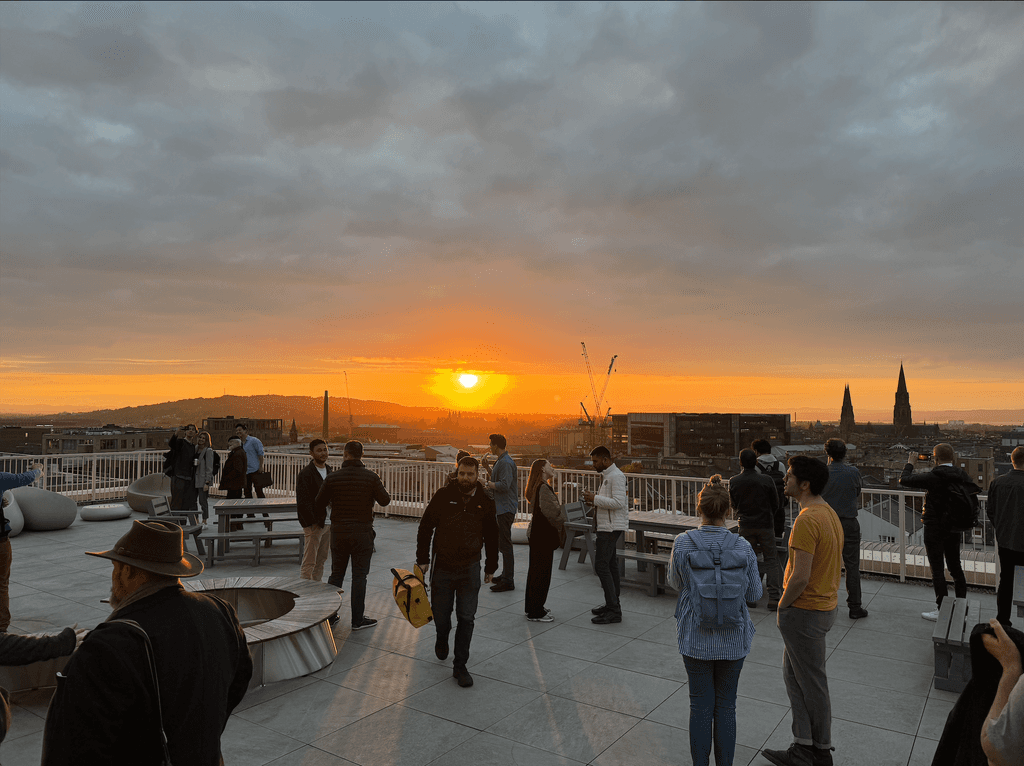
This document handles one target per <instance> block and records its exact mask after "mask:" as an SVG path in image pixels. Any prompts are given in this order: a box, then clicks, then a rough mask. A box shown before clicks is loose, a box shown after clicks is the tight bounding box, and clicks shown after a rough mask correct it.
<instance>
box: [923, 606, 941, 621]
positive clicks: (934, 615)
mask: <svg viewBox="0 0 1024 766" xmlns="http://www.w3.org/2000/svg"><path fill="white" fill-rule="evenodd" d="M921 616H922V617H924V618H925V619H926V620H928V621H929V622H938V620H939V610H938V609H936V610H935V611H934V612H921Z"/></svg>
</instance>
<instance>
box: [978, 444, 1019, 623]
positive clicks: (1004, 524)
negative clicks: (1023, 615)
mask: <svg viewBox="0 0 1024 766" xmlns="http://www.w3.org/2000/svg"><path fill="white" fill-rule="evenodd" d="M1010 462H1012V463H1013V470H1012V471H1010V472H1009V473H1007V474H1004V475H1003V476H1000V477H999V478H998V479H996V480H995V481H993V482H992V484H991V486H989V488H988V504H987V505H986V508H987V510H988V517H989V518H990V519H991V520H992V527H993V528H994V529H995V532H996V543H998V544H999V589H998V590H997V591H996V619H997V620H999V622H1001V623H1002V624H1003V625H1004V626H1006V627H1007V628H1008V627H1010V610H1011V608H1012V606H1013V573H1014V570H1015V569H1016V567H1024V447H1017V448H1016V449H1014V450H1013V452H1012V453H1010Z"/></svg>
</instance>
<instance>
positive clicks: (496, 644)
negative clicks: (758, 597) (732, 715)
mask: <svg viewBox="0 0 1024 766" xmlns="http://www.w3.org/2000/svg"><path fill="white" fill-rule="evenodd" d="M135 517H136V518H139V516H138V514H136V515H135ZM128 525H129V520H127V519H126V520H123V521H109V522H94V523H89V522H83V521H81V520H79V521H77V522H76V523H75V524H74V525H72V526H71V527H70V528H68V529H66V530H63V531H59V532H40V533H32V532H25V533H22V534H21V535H20V536H19V537H17V538H15V539H14V540H12V545H13V549H14V563H13V566H12V573H11V612H12V614H13V623H12V627H11V630H12V632H35V631H50V630H53V629H55V628H61V627H63V626H65V625H70V624H72V623H76V622H77V623H78V624H79V626H82V627H91V626H93V625H95V624H96V623H97V622H99V621H101V620H103V619H105V618H106V616H107V614H108V612H109V610H108V608H107V607H106V605H104V604H101V603H100V599H101V598H104V597H105V596H106V595H107V593H108V590H109V584H110V571H111V566H110V563H109V562H108V561H106V560H103V559H97V558H94V557H91V556H85V555H83V551H86V550H93V551H95V550H104V549H106V548H109V547H110V546H111V545H112V544H113V543H114V541H115V540H117V538H118V537H120V535H122V534H123V533H124V531H125V530H126V529H127V527H128ZM376 529H377V553H376V554H375V556H374V559H373V568H372V570H371V573H370V578H369V588H368V593H367V614H368V615H369V616H371V617H375V618H377V619H378V620H379V621H380V624H379V625H378V626H377V627H376V628H374V629H371V630H364V631H359V632H357V633H352V632H351V630H350V627H349V622H350V620H349V619H348V612H347V602H346V605H345V607H343V609H342V619H341V620H340V621H339V622H338V624H337V625H336V626H335V637H336V639H337V643H338V649H339V653H338V657H337V659H336V660H335V661H334V663H333V664H332V665H331V666H329V667H327V668H324V669H323V670H321V671H319V672H317V673H315V674H313V675H311V676H307V677H305V678H299V679H295V680H292V681H285V682H282V683H278V684H274V685H271V686H267V687H264V688H263V689H260V690H259V691H255V692H251V693H250V694H249V695H248V696H246V698H245V699H244V700H243V701H242V703H241V704H240V705H239V707H238V709H237V710H236V711H235V713H234V715H232V717H231V719H230V722H229V723H228V726H227V729H226V731H225V732H224V736H223V739H222V743H223V750H224V760H225V763H226V764H228V766H234V765H240V766H261V765H262V764H274V766H298V765H299V764H302V765H303V766H328V765H336V766H337V765H340V764H360V766H385V765H386V766H424V765H425V764H432V766H455V765H456V764H473V765H474V766H506V765H508V766H511V765H512V764H518V765H522V764H531V765H534V764H535V765H536V766H555V765H556V764H558V765H564V766H569V765H571V764H595V766H616V765H618V764H622V765H623V766H625V765H626V764H630V765H632V764H637V763H642V764H645V766H658V765H659V764H666V765H668V764H673V765H676V764H689V763H690V762H691V761H690V752H689V737H688V734H687V725H688V715H689V699H688V690H687V688H686V673H685V671H684V669H683V663H682V659H681V658H680V656H679V653H678V651H677V649H676V639H675V626H674V620H673V618H672V612H673V610H674V607H675V599H674V597H673V596H672V595H663V596H659V597H657V598H651V597H649V596H647V595H646V593H645V591H644V589H643V587H641V586H639V585H637V586H624V587H623V593H622V604H623V610H624V611H623V621H622V623H621V624H618V625H604V626H599V625H593V624H592V623H591V622H590V617H591V615H590V608H591V607H592V606H594V605H596V604H598V603H600V602H601V600H602V597H601V591H600V587H599V585H598V581H597V578H596V577H595V576H594V574H593V572H592V570H591V567H590V565H589V564H578V563H576V562H575V557H574V558H573V560H572V562H571V563H570V564H569V565H568V568H567V569H566V571H559V570H558V569H557V568H556V569H555V570H554V573H553V577H552V587H551V593H550V597H549V599H548V602H547V605H548V607H549V608H550V609H552V610H553V612H554V615H555V621H554V622H552V623H533V622H527V620H526V618H525V615H524V613H523V597H524V593H523V588H524V587H525V583H526V568H527V559H528V551H527V549H526V548H525V547H522V546H519V547H517V548H516V554H517V555H516V577H517V585H516V590H515V591H513V592H508V593H500V594H494V593H491V592H490V590H488V589H487V588H483V589H482V590H481V593H480V608H479V610H478V612H477V620H476V632H475V635H474V638H473V648H472V656H471V658H470V664H469V670H470V672H471V673H472V674H473V677H474V678H475V680H476V684H475V685H474V686H473V687H472V688H470V689H462V688H460V687H458V686H457V685H456V683H455V681H454V679H452V677H451V665H450V660H449V662H448V663H441V662H438V661H437V659H436V658H435V657H434V655H433V644H434V631H433V628H432V627H431V626H427V627H425V628H422V629H421V630H419V631H417V630H415V629H413V628H412V627H411V626H410V625H409V624H408V623H407V622H406V621H405V620H403V619H401V618H400V616H399V612H398V609H397V607H396V606H395V604H394V601H393V600H392V597H391V593H390V585H391V580H392V577H391V574H390V572H389V571H388V570H389V568H390V567H392V566H402V567H410V565H411V563H412V560H413V554H414V550H415V536H416V523H415V521H411V520H400V519H393V518H392V519H378V521H377V523H376ZM630 566H632V564H631V565H630ZM410 568H411V567H410ZM255 573H257V570H254V569H253V568H251V567H249V566H248V565H247V564H246V563H244V562H242V563H232V564H220V565H217V566H216V567H215V568H213V569H212V570H208V572H206V573H204V575H202V576H209V577H226V576H232V575H252V574H255ZM258 573H259V574H261V575H292V574H297V573H298V563H297V559H296V560H295V561H283V562H282V561H273V562H267V563H266V564H263V565H261V566H260V567H259V570H258ZM863 585H864V601H865V604H864V605H865V607H866V608H867V609H868V610H869V612H870V613H871V614H870V617H868V618H867V619H863V620H858V621H853V620H850V619H848V618H847V617H846V615H845V609H840V616H839V618H838V620H837V622H836V625H835V627H833V629H832V631H831V632H830V633H829V635H828V646H829V648H830V655H829V662H828V675H829V687H830V690H831V696H832V705H833V716H834V720H833V739H834V742H835V746H836V751H835V753H834V758H835V763H836V764H837V766H853V765H854V764H857V765H858V766H860V765H862V764H873V765H874V766H882V765H883V764H893V765H894V766H897V765H898V766H927V764H930V763H931V759H932V756H933V754H934V752H935V747H936V744H937V740H938V738H939V735H940V733H941V731H942V728H943V725H944V723H945V720H946V715H947V714H948V712H949V710H950V708H951V707H952V705H953V703H954V701H955V700H956V695H954V694H951V693H949V692H941V691H936V690H934V689H933V688H932V684H931V678H932V669H933V668H932V646H931V641H930V636H931V632H932V627H933V624H932V623H929V622H925V621H924V620H922V619H921V616H920V613H921V612H922V611H925V610H927V609H929V608H931V607H932V605H933V604H934V601H933V597H932V593H931V589H930V587H926V586H925V585H923V584H902V585H901V584H898V583H892V582H882V581H878V580H865V581H864V583H863ZM346 590H348V583H347V582H346ZM343 598H347V596H343ZM972 598H978V599H979V600H980V601H981V603H982V618H983V619H986V620H987V619H988V618H989V617H991V616H994V614H995V596H994V594H991V593H982V594H972ZM844 599H845V596H844V594H840V603H841V604H843V603H845V601H844ZM763 604H764V601H762V608H760V609H757V610H755V611H754V612H753V617H754V620H755V622H756V624H757V635H756V636H755V637H754V645H753V649H752V651H751V653H750V655H749V656H748V657H747V660H746V662H745V664H744V667H743V672H742V675H741V678H740V688H739V694H740V697H739V702H738V705H737V716H738V727H737V728H738V735H737V739H738V746H737V749H736V760H735V763H736V764H737V766H743V765H745V764H766V763H767V761H765V760H764V759H763V758H762V757H761V756H760V755H759V754H758V750H759V748H762V747H765V746H767V747H774V748H785V747H787V746H788V744H789V742H790V741H791V737H790V720H789V718H790V717H789V708H788V702H787V697H786V691H785V687H784V684H783V680H782V670H781V668H782V640H781V638H780V636H779V632H778V628H777V627H776V625H775V621H774V615H773V614H769V613H768V612H767V611H766V610H765V609H764V608H763ZM48 700H49V692H45V691H35V692H27V693H21V694H18V695H15V698H14V702H15V704H14V707H13V716H14V721H13V726H12V729H11V732H10V734H9V735H8V737H7V740H6V741H5V742H4V743H3V744H2V745H0V762H3V763H4V764H7V766H20V765H21V764H32V763H38V762H39V757H40V748H41V739H42V728H43V720H44V717H45V715H46V706H47V703H48Z"/></svg>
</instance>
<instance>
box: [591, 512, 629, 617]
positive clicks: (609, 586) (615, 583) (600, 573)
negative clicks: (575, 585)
mask: <svg viewBox="0 0 1024 766" xmlns="http://www.w3.org/2000/svg"><path fill="white" fill-rule="evenodd" d="M621 534H622V530H619V531H618V532H598V533H597V545H596V546H595V547H596V548H597V551H596V555H595V558H594V569H596V570H597V577H598V579H599V580H600V581H601V587H602V588H603V589H604V605H605V607H606V608H607V609H608V610H609V611H610V612H614V613H615V614H622V607H621V606H619V557H618V555H617V553H616V548H617V546H618V542H619V535H621Z"/></svg>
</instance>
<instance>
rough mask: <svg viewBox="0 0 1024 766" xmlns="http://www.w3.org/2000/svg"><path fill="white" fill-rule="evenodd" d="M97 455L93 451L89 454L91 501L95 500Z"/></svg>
mask: <svg viewBox="0 0 1024 766" xmlns="http://www.w3.org/2000/svg"><path fill="white" fill-rule="evenodd" d="M97 457H99V456H98V455H97V454H96V453H95V452H94V453H93V454H92V455H90V456H89V458H90V462H91V463H92V466H91V470H90V476H91V479H92V481H91V483H92V499H93V501H95V500H96V458H97Z"/></svg>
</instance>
